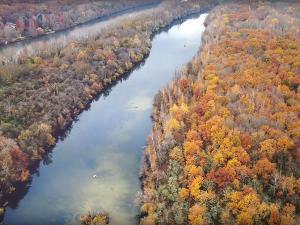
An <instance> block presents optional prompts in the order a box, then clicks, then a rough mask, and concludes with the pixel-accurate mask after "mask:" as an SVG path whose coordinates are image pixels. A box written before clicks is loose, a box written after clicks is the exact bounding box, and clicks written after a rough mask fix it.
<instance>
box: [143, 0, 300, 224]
mask: <svg viewBox="0 0 300 225" xmlns="http://www.w3.org/2000/svg"><path fill="white" fill-rule="evenodd" d="M299 12H300V3H299V2H298V1H281V2H279V1H278V2H274V1H273V2H268V1H264V2H256V1H252V3H251V4H250V5H249V2H245V3H242V2H237V1H232V2H231V3H227V4H221V5H219V6H217V7H216V8H214V9H213V10H212V11H211V12H210V14H209V16H208V18H207V20H206V26H207V28H206V31H205V33H204V36H203V39H202V41H203V43H202V48H201V50H200V51H199V54H198V55H197V56H196V57H195V58H194V59H193V60H192V62H191V63H189V64H188V65H186V66H185V67H183V68H181V69H180V70H179V71H178V72H177V74H176V79H174V80H173V81H172V82H171V83H170V84H169V85H168V87H166V88H165V89H163V90H161V91H160V92H159V93H158V94H157V96H156V97H155V101H154V109H153V114H152V117H153V132H152V134H151V136H150V137H149V141H148V147H147V149H146V152H145V160H144V167H143V168H142V171H141V179H142V183H143V192H144V195H143V197H142V206H141V211H142V213H143V216H144V217H143V218H142V219H141V222H140V224H142V225H146V224H147V225H150V224H151V225H152V224H153V225H154V224H161V225H165V224H172V225H174V224H190V225H202V224H240V225H252V224H269V225H275V224H276V225H293V224H294V225H296V224H299V223H300V219H299V212H300V198H299V194H300V179H299V175H300V174H299V172H300V168H299V160H300V155H299V152H300V114H299V113H300V86H299V84H300V14H299Z"/></svg>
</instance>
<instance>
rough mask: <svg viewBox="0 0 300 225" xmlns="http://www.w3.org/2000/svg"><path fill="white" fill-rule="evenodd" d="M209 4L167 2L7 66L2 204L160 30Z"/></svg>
mask: <svg viewBox="0 0 300 225" xmlns="http://www.w3.org/2000/svg"><path fill="white" fill-rule="evenodd" d="M208 6H209V4H208V3H205V2H204V1H203V2H201V1H188V2H182V3H178V2H173V1H167V2H165V3H163V4H161V5H160V6H159V7H157V8H155V9H153V10H152V11H149V12H147V13H145V14H143V15H138V16H136V17H133V18H128V19H126V20H124V21H122V23H121V24H117V25H115V26H114V27H112V28H110V29H107V30H106V31H104V32H103V31H102V32H101V33H100V34H98V35H96V36H93V37H89V39H87V40H81V41H74V42H72V43H70V44H69V45H67V46H66V47H65V48H62V49H57V50H54V51H50V52H48V53H47V54H43V55H36V56H34V57H24V58H22V60H20V62H19V63H12V64H7V65H2V66H1V67H0V159H1V160H0V189H1V192H0V203H1V201H3V200H4V196H5V195H7V194H9V193H12V192H14V191H15V188H16V186H17V184H18V183H20V182H27V181H28V180H29V179H30V168H31V167H32V165H34V164H35V163H36V162H39V160H41V159H42V157H43V156H44V155H45V153H46V152H47V150H48V149H50V148H51V147H52V146H53V145H54V144H55V143H56V137H57V136H58V134H59V133H60V132H62V131H64V130H65V129H66V127H67V126H68V125H69V123H70V122H72V120H74V118H76V116H77V115H78V114H79V113H80V112H81V111H83V110H84V109H85V107H86V106H87V105H88V104H89V102H90V101H91V100H92V99H94V98H95V97H96V96H97V94H99V93H100V92H101V91H103V90H105V87H107V86H108V85H110V84H111V83H112V82H113V81H115V80H116V79H117V78H118V77H120V76H121V75H124V74H126V73H127V72H129V71H130V70H132V69H133V68H134V66H135V65H137V64H138V63H139V62H142V60H143V59H144V58H145V57H146V56H147V55H148V54H149V52H150V48H151V39H152V37H153V35H154V34H155V33H156V32H158V31H159V30H160V29H162V28H164V27H167V26H168V25H171V24H172V23H173V22H174V21H176V20H178V19H180V18H183V17H185V16H187V15H189V14H191V13H194V12H199V11H200V10H201V9H204V8H207V7H208ZM0 208H1V207H0ZM0 212H1V211H0ZM0 214H1V213H0Z"/></svg>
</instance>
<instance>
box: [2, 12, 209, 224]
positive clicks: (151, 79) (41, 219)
mask: <svg viewBox="0 0 300 225" xmlns="http://www.w3.org/2000/svg"><path fill="white" fill-rule="evenodd" d="M205 17H206V14H202V15H200V17H199V18H196V19H189V20H186V21H185V22H183V23H182V24H181V25H174V26H173V27H171V28H170V29H169V30H168V31H167V32H162V33H160V34H157V35H156V36H155V37H154V39H153V46H152V49H151V52H150V55H149V57H148V58H147V59H146V61H145V63H144V64H143V65H141V66H140V67H139V68H137V69H135V70H134V71H133V72H132V73H131V74H130V75H129V77H128V78H127V79H123V80H122V81H120V82H119V83H118V84H117V85H115V86H114V87H113V88H112V89H111V90H110V92H107V93H106V94H103V95H101V96H100V97H99V99H97V100H95V101H94V102H92V103H91V107H90V108H89V110H87V111H84V112H83V113H82V114H81V115H80V116H79V117H78V120H77V121H76V122H74V123H73V125H72V129H71V130H70V132H69V133H68V134H67V136H66V137H65V138H64V140H61V141H59V142H58V143H57V145H56V147H55V148H54V149H53V151H52V153H50V157H49V158H50V160H49V159H48V160H46V161H45V162H44V163H41V165H40V167H39V169H38V173H37V174H35V175H34V176H33V180H32V183H31V186H30V187H29V189H28V190H27V193H26V194H24V196H23V197H22V198H21V199H15V201H14V203H11V204H10V205H9V207H7V211H6V213H5V217H4V224H5V225H64V224H79V222H78V221H79V216H80V215H81V214H84V213H87V212H97V211H105V212H107V213H109V215H110V218H111V223H110V224H112V225H134V224H136V221H137V220H136V216H137V215H138V212H139V211H138V207H137V205H136V200H135V199H136V196H137V195H138V193H139V192H140V183H139V179H138V175H139V169H140V163H141V157H142V153H143V146H145V145H146V140H147V137H148V135H149V134H150V131H151V119H150V115H151V108H152V101H153V98H154V96H155V94H156V93H157V92H158V90H159V89H161V88H163V87H164V86H165V85H166V84H167V83H168V81H170V80H171V79H172V77H173V75H174V72H175V70H176V69H178V68H179V67H180V66H182V65H184V64H186V63H187V62H188V61H190V60H191V58H192V57H193V56H194V55H195V54H196V53H197V51H198V49H199V47H200V45H201V35H202V32H203V31H204V25H203V23H204V19H205ZM20 196H22V194H20Z"/></svg>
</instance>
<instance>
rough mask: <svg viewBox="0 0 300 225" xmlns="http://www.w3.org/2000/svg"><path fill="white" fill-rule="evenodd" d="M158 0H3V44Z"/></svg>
mask: <svg viewBox="0 0 300 225" xmlns="http://www.w3.org/2000/svg"><path fill="white" fill-rule="evenodd" d="M156 2H159V1H157V0H156V1H155V0H144V1H141V0H116V1H104V0H101V1H89V0H83V1H82V0H81V1H79V0H50V1H49V0H47V1H3V2H1V1H0V45H1V44H4V43H8V42H13V41H16V40H20V39H23V38H24V37H28V36H31V37H32V36H38V35H42V34H45V33H47V32H52V31H58V30H63V29H66V28H70V27H73V26H75V25H77V24H81V23H84V22H87V21H89V20H92V19H95V18H99V17H103V16H108V15H111V14H112V13H115V12H119V11H122V10H125V9H130V8H133V7H138V6H144V5H147V4H151V3H156Z"/></svg>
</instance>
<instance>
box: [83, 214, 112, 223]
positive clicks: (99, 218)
mask: <svg viewBox="0 0 300 225" xmlns="http://www.w3.org/2000/svg"><path fill="white" fill-rule="evenodd" d="M80 221H81V224H82V225H106V224H109V217H108V215H107V214H102V213H99V214H88V215H84V216H81V217H80Z"/></svg>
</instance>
